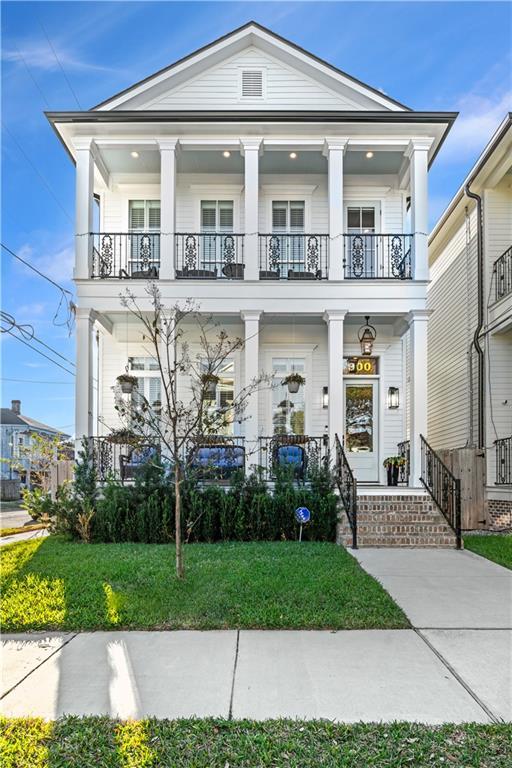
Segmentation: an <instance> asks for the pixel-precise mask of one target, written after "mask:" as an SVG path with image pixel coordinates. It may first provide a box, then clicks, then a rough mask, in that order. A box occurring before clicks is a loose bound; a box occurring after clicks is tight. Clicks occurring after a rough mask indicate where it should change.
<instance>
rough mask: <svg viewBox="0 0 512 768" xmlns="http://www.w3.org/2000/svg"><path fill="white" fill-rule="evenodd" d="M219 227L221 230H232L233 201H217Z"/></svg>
mask: <svg viewBox="0 0 512 768" xmlns="http://www.w3.org/2000/svg"><path fill="white" fill-rule="evenodd" d="M219 229H220V231H221V232H231V231H232V230H233V202H232V201H231V200H222V201H220V202H219Z"/></svg>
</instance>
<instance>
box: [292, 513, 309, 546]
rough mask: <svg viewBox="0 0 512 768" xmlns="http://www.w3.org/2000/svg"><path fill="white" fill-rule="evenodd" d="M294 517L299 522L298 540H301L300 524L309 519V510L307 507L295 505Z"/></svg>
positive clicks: (307, 521)
mask: <svg viewBox="0 0 512 768" xmlns="http://www.w3.org/2000/svg"><path fill="white" fill-rule="evenodd" d="M295 519H296V521H297V522H298V523H299V524H300V529H299V541H302V526H303V525H305V524H306V523H309V521H310V520H311V512H310V511H309V509H308V508H307V507H297V509H296V510H295Z"/></svg>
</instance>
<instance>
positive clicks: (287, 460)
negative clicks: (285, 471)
mask: <svg viewBox="0 0 512 768" xmlns="http://www.w3.org/2000/svg"><path fill="white" fill-rule="evenodd" d="M277 460H278V462H279V464H287V465H290V464H291V465H292V466H297V465H300V464H302V463H303V461H304V449H303V448H301V446H300V445H281V446H279V448H278V449H277Z"/></svg>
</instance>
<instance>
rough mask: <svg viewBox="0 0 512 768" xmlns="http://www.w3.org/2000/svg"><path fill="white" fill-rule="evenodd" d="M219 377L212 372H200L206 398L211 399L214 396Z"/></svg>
mask: <svg viewBox="0 0 512 768" xmlns="http://www.w3.org/2000/svg"><path fill="white" fill-rule="evenodd" d="M219 381H220V379H219V377H218V376H216V375H215V374H214V373H203V374H201V383H202V384H203V387H204V391H205V394H206V396H207V397H208V398H210V399H213V398H214V397H215V390H216V389H217V384H218V383H219Z"/></svg>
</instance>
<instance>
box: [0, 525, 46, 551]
mask: <svg viewBox="0 0 512 768" xmlns="http://www.w3.org/2000/svg"><path fill="white" fill-rule="evenodd" d="M45 536H48V531H47V530H46V528H40V529H39V530H37V531H22V532H21V533H13V534H12V536H1V537H0V547H3V546H4V545H6V544H14V543H15V542H16V541H28V540H29V539H42V538H44V537H45Z"/></svg>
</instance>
